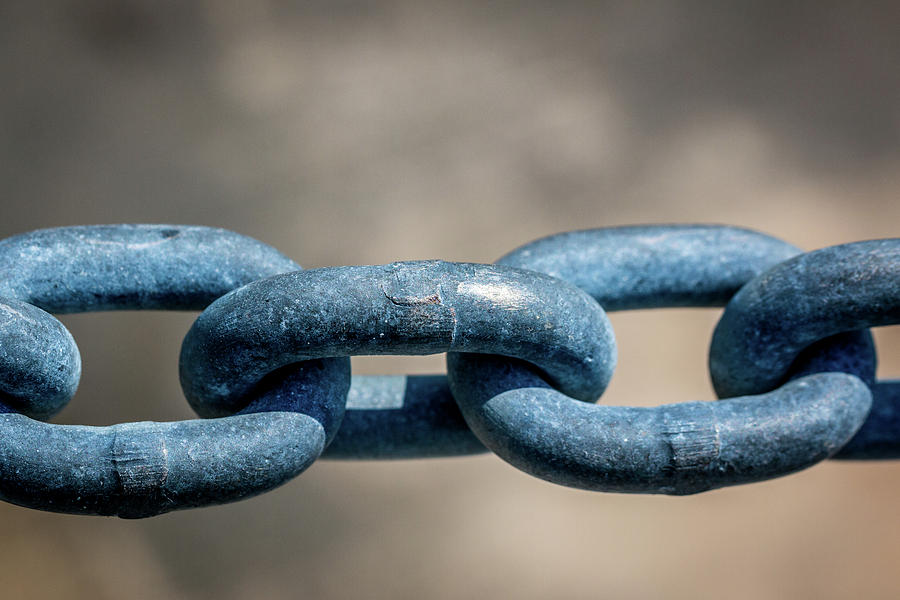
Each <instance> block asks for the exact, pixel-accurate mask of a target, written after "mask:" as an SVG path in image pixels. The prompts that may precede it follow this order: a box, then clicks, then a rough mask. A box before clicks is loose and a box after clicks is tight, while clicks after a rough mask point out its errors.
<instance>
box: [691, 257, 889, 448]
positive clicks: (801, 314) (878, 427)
mask: <svg viewBox="0 0 900 600" xmlns="http://www.w3.org/2000/svg"><path fill="white" fill-rule="evenodd" d="M897 323H900V240H897V239H890V240H871V241H866V242H856V243H852V244H844V245H840V246H832V247H830V248H824V249H822V250H816V251H814V252H810V253H808V254H804V255H802V256H797V257H795V258H793V259H791V260H788V261H786V262H783V263H781V264H779V265H777V266H774V267H772V268H771V269H769V270H767V271H766V272H765V273H763V274H761V275H759V276H758V277H756V278H755V279H753V280H752V281H751V282H749V283H748V284H747V285H746V286H744V287H743V288H742V289H741V290H740V292H738V293H737V294H736V295H735V296H734V298H732V299H731V301H730V302H729V303H728V306H727V307H726V309H725V312H724V314H723V315H722V318H721V320H720V321H719V324H718V325H717V326H716V330H715V333H714V335H713V340H712V346H711V348H710V360H709V368H710V373H711V375H712V380H713V385H714V386H715V388H716V392H717V393H718V394H719V396H720V397H728V396H735V395H739V394H750V393H758V392H763V391H767V390H770V389H772V388H774V387H775V386H777V385H779V384H780V383H782V382H783V381H785V380H786V379H788V378H789V376H790V370H791V366H792V365H793V364H794V363H795V361H797V360H798V357H800V356H801V353H802V352H803V351H804V350H805V349H807V348H809V347H810V346H812V345H813V344H814V343H815V342H817V341H819V340H821V339H823V338H826V337H828V336H834V335H836V334H839V333H841V332H851V331H853V330H859V329H865V328H867V327H877V326H881V325H894V324H897ZM866 340H867V338H862V339H860V340H858V341H857V343H856V344H855V347H852V348H845V349H843V351H840V352H835V353H833V356H832V357H831V364H830V365H819V366H818V369H819V370H834V371H845V372H855V373H858V374H860V375H861V376H862V377H863V378H864V379H866V380H867V381H869V382H872V381H873V379H874V373H875V362H876V359H875V355H874V352H867V351H866V346H867V345H868V346H870V345H871V343H870V342H867V341H866ZM808 360H809V359H808V358H801V361H800V362H807V361H808ZM895 385H896V384H891V383H885V384H881V385H878V386H875V387H874V388H873V392H874V393H875V404H874V410H873V414H872V417H871V418H870V419H869V420H868V421H867V422H866V424H865V426H864V427H863V429H862V430H861V431H860V433H859V435H858V437H857V438H856V439H854V440H853V442H852V443H851V444H850V445H849V446H848V447H847V449H846V451H845V452H842V453H841V455H840V456H842V457H844V458H874V457H882V458H898V457H900V428H898V423H900V416H898V415H900V404H898V403H897V399H898V396H900V394H898V392H897V391H896V388H895Z"/></svg>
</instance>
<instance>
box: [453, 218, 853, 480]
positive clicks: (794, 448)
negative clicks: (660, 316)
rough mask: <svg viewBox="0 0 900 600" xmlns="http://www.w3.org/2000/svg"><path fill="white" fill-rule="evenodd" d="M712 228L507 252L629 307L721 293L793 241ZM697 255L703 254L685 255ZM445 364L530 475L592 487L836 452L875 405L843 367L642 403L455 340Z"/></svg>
mask: <svg viewBox="0 0 900 600" xmlns="http://www.w3.org/2000/svg"><path fill="white" fill-rule="evenodd" d="M711 231H712V230H711V228H710V227H708V226H701V227H691V226H649V227H640V228H621V229H612V230H608V229H607V230H594V231H588V232H579V233H576V234H567V235H563V236H555V237H553V238H550V239H547V240H539V241H537V242H534V243H532V244H529V245H527V246H525V247H523V248H521V249H519V250H516V251H514V252H513V253H511V254H509V255H507V256H506V257H504V258H503V259H501V260H502V261H503V262H504V263H512V264H515V265H516V266H519V267H525V268H532V267H536V268H542V269H545V270H547V271H549V272H552V273H554V274H556V275H557V276H560V277H564V278H565V277H566V276H574V278H575V279H577V280H578V281H579V282H580V283H581V284H582V285H584V286H585V287H587V288H588V289H590V290H592V291H593V293H594V294H596V295H597V296H598V297H599V298H598V299H599V300H601V301H602V302H605V303H606V305H608V306H614V307H616V308H617V309H627V308H632V307H635V308H646V307H658V306H664V305H666V303H667V302H672V303H673V304H675V305H677V306H689V305H693V304H697V305H702V306H706V305H710V304H715V303H716V302H722V301H724V300H725V299H727V298H728V294H730V293H732V292H733V291H734V290H735V289H736V288H737V287H739V286H740V284H741V283H742V282H741V279H742V278H749V277H751V276H752V275H754V274H756V273H758V272H759V271H761V270H763V269H765V268H768V267H770V266H772V265H774V264H777V263H778V262H781V261H782V260H784V258H785V255H787V254H790V253H792V252H793V253H796V252H798V251H796V250H792V249H791V248H790V247H789V246H787V245H786V244H784V242H781V241H779V240H775V239H774V238H770V237H768V236H764V235H762V234H756V233H753V232H748V231H746V230H740V229H735V228H730V227H718V228H714V231H715V233H714V234H711ZM632 241H633V242H634V247H637V248H639V249H640V251H639V252H635V251H634V250H632V247H633V246H632ZM592 245H596V247H598V248H599V249H600V250H597V249H596V248H595V247H593V246H592ZM625 249H627V250H625ZM745 251H747V254H746V256H747V258H746V259H745V254H744V252H745ZM694 255H700V256H701V257H702V258H703V260H701V261H699V262H694V261H693V260H685V259H684V257H685V256H694ZM710 264H714V265H715V268H710ZM601 272H602V273H603V275H598V276H596V277H591V276H590V275H586V274H590V273H601ZM608 272H611V273H614V274H620V275H621V277H620V278H617V277H616V276H613V277H607V276H606V273H608ZM700 281H702V285H700V286H699V290H698V282H700ZM636 282H639V283H636ZM447 365H448V374H449V378H450V385H451V390H452V391H453V395H454V396H455V397H456V400H457V402H458V403H459V405H460V408H461V410H462V413H463V415H464V417H465V419H466V421H467V423H468V424H469V426H470V427H471V428H472V430H473V431H474V432H475V434H476V435H477V436H478V438H479V439H480V440H481V441H482V442H483V443H484V444H485V445H486V446H487V447H488V448H490V449H491V450H492V451H494V452H495V453H497V454H498V455H500V456H501V457H502V458H503V459H505V460H506V461H508V462H510V463H511V464H513V465H514V466H516V467H518V468H520V469H522V470H524V471H526V472H528V473H530V474H532V475H535V476H538V477H541V478H543V479H546V480H548V481H552V482H554V483H559V484H562V485H568V486H572V487H579V488H583V489H590V490H601V491H616V492H638V493H664V494H690V493H695V492H700V491H704V490H708V489H712V488H717V487H722V486H727V485H736V484H740V483H747V482H750V481H759V480H763V479H769V478H772V477H777V476H780V475H784V474H786V473H790V472H793V471H796V470H799V469H802V468H805V467H808V466H810V465H812V464H814V463H816V462H818V461H820V460H822V459H824V458H827V457H829V456H831V455H832V454H834V453H835V452H837V451H838V450H839V449H840V448H841V446H843V445H844V444H845V443H846V442H847V441H848V440H849V439H850V438H851V437H852V436H853V434H854V433H855V432H856V431H857V430H858V429H859V427H860V426H861V425H862V422H863V420H864V419H865V417H866V415H867V414H868V412H869V408H870V406H871V394H870V392H869V389H868V387H867V386H866V385H865V384H864V383H863V382H862V381H861V380H859V379H858V378H857V377H855V376H853V375H845V374H818V375H812V376H808V377H805V378H803V379H801V380H798V381H796V382H792V383H790V384H788V385H785V386H784V387H782V388H781V389H779V390H777V391H776V392H772V393H770V394H766V395H765V396H762V397H748V398H740V399H735V400H730V401H722V402H717V403H687V404H680V405H678V404H676V405H667V406H661V407H657V408H649V409H647V408H627V407H604V406H593V405H586V404H582V403H579V402H576V401H575V400H573V399H571V398H569V397H567V396H565V395H564V394H562V393H560V392H559V391H556V390H555V389H552V388H551V387H550V386H549V385H547V383H542V379H541V377H540V376H539V375H538V374H537V373H536V372H534V371H533V369H531V368H530V367H529V366H527V365H525V364H523V363H521V362H517V361H512V360H509V359H501V358H496V357H485V356H478V355H473V354H458V353H451V354H448V356H447Z"/></svg>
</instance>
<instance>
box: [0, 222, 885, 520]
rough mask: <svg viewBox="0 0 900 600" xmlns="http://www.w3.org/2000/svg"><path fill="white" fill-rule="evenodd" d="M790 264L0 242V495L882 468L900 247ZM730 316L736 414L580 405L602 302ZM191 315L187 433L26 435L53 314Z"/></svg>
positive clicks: (222, 244)
mask: <svg viewBox="0 0 900 600" xmlns="http://www.w3.org/2000/svg"><path fill="white" fill-rule="evenodd" d="M799 252H800V251H799V250H798V249H796V248H794V247H793V246H790V245H788V244H786V243H784V242H781V241H780V240H776V239H774V238H771V237H768V236H765V235H762V234H759V233H756V232H752V231H748V230H744V229H738V228H732V227H722V226H686V225H671V226H643V227H623V228H612V229H602V230H590V231H579V232H571V233H568V234H561V235H557V236H551V237H549V238H545V239H543V240H538V241H536V242H533V243H532V244H528V245H526V246H523V247H522V248H520V249H518V250H515V251H513V252H511V253H510V254H508V255H506V256H505V257H504V258H502V259H501V261H500V263H502V264H500V265H477V264H459V263H446V262H441V261H420V262H406V263H394V264H391V265H382V266H367V267H336V268H327V269H316V270H312V271H301V270H300V267H299V265H297V264H296V263H294V262H293V261H291V260H290V259H288V258H286V257H285V256H283V255H281V254H280V253H279V252H277V251H276V250H274V249H273V248H271V247H269V246H266V245H265V244H262V243H260V242H257V241H255V240H252V239H250V238H246V237H244V236H241V235H238V234H236V233H233V232H228V231H224V230H220V229H212V228H206V227H190V226H169V225H108V226H93V227H70V228H60V229H55V230H41V231H37V232H33V233H31V234H25V235H21V236H16V237H13V238H9V239H7V240H3V241H0V273H2V274H3V277H0V499H3V500H6V501H9V502H13V503H16V504H21V505H23V506H30V507H34V508H41V509H45V510H53V511H60V512H72V513H80V514H104V515H119V516H123V517H143V516H151V515H155V514H160V513H163V512H167V511H170V510H175V509H179V508H188V507H194V506H204V505H207V504H216V503H221V502H228V501H233V500H238V499H241V498H246V497H249V496H252V495H255V494H259V493H262V492H264V491H266V490H268V489H271V488H272V487H275V486H277V485H279V484H281V483H283V482H285V481H287V480H289V479H290V478H292V477H294V476H296V475H297V474H299V473H301V472H302V471H303V470H304V469H306V468H307V467H308V466H309V465H310V464H311V463H312V462H313V461H314V460H316V458H318V457H319V456H320V455H321V454H322V453H323V452H324V451H325V450H326V448H327V455H328V456H331V457H335V458H406V457H422V456H449V455H457V454H470V453H476V452H482V451H484V450H485V449H486V448H485V447H487V448H489V449H490V450H493V451H494V452H496V453H497V454H499V455H500V456H501V457H503V458H504V459H506V460H507V461H509V462H511V463H512V464H514V465H516V466H518V467H519V468H521V469H523V470H525V471H527V472H529V473H532V474H534V475H537V476H539V477H542V478H544V479H547V480H549V481H553V482H556V483H561V484H564V485H570V486H574V487H580V488H585V489H592V490H604V491H619V492H649V493H668V494H689V493H695V492H699V491H703V490H707V489H712V488H716V487H721V486H725V485H734V484H739V483H747V482H751V481H758V480H761V479H767V478H770V477H776V476H779V475H783V474H786V473H790V472H793V471H796V470H799V469H802V468H805V467H807V466H810V465H812V464H814V463H816V462H817V461H819V460H822V459H824V458H827V457H829V456H834V455H837V456H839V457H843V458H886V457H895V458H896V457H900V391H898V390H900V382H876V381H875V364H876V355H875V349H874V345H873V343H872V338H871V335H869V333H868V332H867V331H865V330H864V329H865V328H866V327H870V326H877V325H883V324H890V323H897V322H898V318H900V307H898V297H900V294H898V284H897V282H898V281H900V279H898V277H897V276H898V274H900V244H898V240H880V241H873V242H864V243H859V244H850V245H846V246H839V247H835V248H829V249H825V250H820V251H817V252H813V253H809V254H805V255H800V256H796V255H797V254H798V253H799ZM538 271H540V272H538ZM748 281H749V283H747V282H748ZM745 283H746V285H744V284H745ZM576 286H580V288H583V290H582V289H579V287H576ZM742 286H743V287H742ZM235 288H237V289H235ZM232 290H233V291H232ZM738 290H740V291H738ZM736 292H737V293H736ZM735 293H736V295H735ZM732 296H734V298H733V299H731V300H730V303H729V305H728V308H727V309H726V311H725V313H724V315H723V317H722V320H721V321H720V323H719V325H718V327H717V329H716V333H715V336H714V340H713V345H712V348H711V350H710V365H711V370H712V371H713V377H714V382H715V384H716V389H717V391H718V392H719V393H720V394H721V395H723V396H729V395H735V394H741V395H742V397H737V398H726V399H724V400H721V401H719V402H695V403H684V404H674V405H664V406H659V407H656V408H634V407H605V406H596V405H593V404H590V402H592V401H594V400H595V399H596V398H597V397H598V396H599V394H601V393H602V391H603V390H604V388H605V387H606V384H607V383H608V381H609V378H610V376H611V374H612V370H613V368H614V366H615V360H616V358H615V357H616V350H615V340H614V337H613V335H612V329H611V327H610V325H609V321H608V319H607V318H606V314H605V312H604V311H603V309H602V308H601V304H602V305H603V306H604V307H606V308H607V309H610V310H625V309H630V308H652V307H664V306H720V305H723V304H724V303H725V302H727V301H729V299H730V298H732ZM204 307H206V309H205V310H204V312H203V313H202V314H201V315H200V317H199V318H198V319H197V321H196V322H195V324H194V326H193V327H192V328H191V330H190V332H189V333H188V335H187V337H186V338H185V341H184V344H183V347H182V355H181V362H180V374H181V380H182V385H183V387H184V389H185V392H186V395H187V397H188V400H189V402H190V403H191V404H192V406H194V408H195V409H196V410H197V411H198V412H199V413H200V414H201V415H203V416H205V417H209V418H208V419H207V420H195V421H182V422H176V423H150V422H142V423H124V424H120V425H113V426H110V427H86V426H74V425H66V426H63V425H51V424H47V423H42V422H40V421H37V420H34V418H39V419H44V418H48V417H50V416H51V415H52V414H54V413H55V412H56V411H58V410H59V409H60V408H61V407H62V406H64V405H65V403H66V402H68V400H69V399H70V398H71V397H72V395H73V394H74V393H75V390H76V388H77V385H78V379H79V376H80V368H81V363H80V357H79V354H78V349H77V346H76V345H75V342H74V340H73V339H72V337H71V335H70V334H69V332H68V331H67V330H66V329H65V327H64V326H63V325H62V324H61V323H60V322H59V321H57V320H56V319H55V318H54V317H53V316H52V315H51V314H49V312H57V313H63V312H83V311H92V310H116V309H164V310H199V309H203V308H204ZM45 311H48V312H45ZM444 351H447V352H449V354H448V372H449V378H448V377H445V376H410V377H357V378H354V379H353V380H352V385H351V378H350V361H349V358H347V357H348V356H351V355H357V354H429V353H437V352H444ZM779 385H780V386H781V387H780V388H778V389H775V388H777V387H778V386H779ZM751 393H752V394H756V395H753V396H750V395H747V394H751ZM873 393H874V404H873ZM454 396H455V399H454ZM870 407H871V413H870V414H869V411H870ZM867 414H869V418H868V420H866V415H867ZM32 417H34V418H32ZM863 421H865V424H863ZM861 425H862V428H861V429H860V426H861ZM854 434H855V436H854ZM836 453H837V454H836Z"/></svg>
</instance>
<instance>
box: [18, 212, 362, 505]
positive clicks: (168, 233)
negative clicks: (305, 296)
mask: <svg viewBox="0 0 900 600" xmlns="http://www.w3.org/2000/svg"><path fill="white" fill-rule="evenodd" d="M298 268H299V265H297V264H296V263H294V262H293V261H291V260H290V259H288V258H286V257H284V256H282V255H281V254H280V253H278V252H277V251H276V250H274V249H273V248H271V247H269V246H266V245H264V244H262V243H260V242H257V241H256V240H252V239H250V238H247V237H244V236H240V235H238V234H235V233H232V232H229V231H224V230H219V229H211V228H206V227H171V226H163V225H137V226H135V225H126V226H97V227H73V228H63V229H54V230H45V231H38V232H35V233H33V234H30V235H24V236H17V237H15V238H10V239H8V240H6V241H4V242H3V243H2V244H0V270H2V272H3V275H4V276H3V278H2V280H3V283H2V285H0V289H2V294H4V295H5V296H6V299H4V300H3V303H4V304H3V305H4V306H5V308H4V309H3V310H2V313H3V315H4V316H5V317H7V318H6V319H5V320H4V321H3V326H2V330H0V335H2V338H0V339H2V340H3V342H4V347H6V344H7V343H14V344H17V345H18V346H17V347H16V348H15V350H17V351H19V352H21V354H13V353H12V352H6V353H5V354H4V355H3V357H2V358H10V357H12V360H13V362H15V361H16V360H20V361H21V364H22V365H23V366H24V367H25V368H27V369H30V371H29V373H30V376H29V373H26V374H21V370H19V371H15V370H13V369H10V368H9V361H7V362H6V364H0V369H2V370H3V372H4V375H5V378H6V380H7V381H10V379H11V380H12V384H13V387H15V385H19V388H18V392H16V391H12V392H11V391H9V390H4V392H5V393H4V396H3V400H4V401H5V402H6V403H7V410H9V411H11V412H10V413H8V414H3V415H0V440H2V442H0V498H2V499H4V500H6V501H8V502H12V503H14V504H20V505H23V506H29V507H32V508H41V509H44V510H52V511H60V512H70V513H82V514H101V515H118V516H122V517H145V516H151V515H155V514H160V513H163V512H167V511H170V510H174V509H178V508H187V507H193V506H204V505H207V504H215V503H221V502H227V501H232V500H237V499H240V498H245V497H248V496H252V495H255V494H259V493H261V492H263V491H265V490H268V489H271V488H273V487H275V486H277V485H280V484H281V483H284V482H285V481H287V480H288V479H290V478H292V477H294V476H296V475H297V474H299V473H300V472H302V471H303V470H304V469H305V468H306V467H308V466H309V465H310V464H311V463H312V461H313V460H315V459H316V458H317V457H318V456H319V454H320V453H321V451H322V449H323V448H324V446H325V443H326V438H327V437H328V436H329V435H333V432H334V430H335V429H336V423H337V422H339V420H340V414H341V413H342V412H343V407H344V399H345V397H346V392H347V387H348V386H349V368H345V369H344V370H343V371H341V370H340V369H339V368H337V369H336V367H340V366H341V365H330V364H328V363H324V361H322V362H320V363H318V364H315V363H313V364H306V365H299V366H292V367H291V368H290V369H289V370H288V372H286V373H284V374H283V375H284V376H286V378H287V379H288V381H287V386H288V388H289V389H290V390H304V386H305V387H306V388H309V389H323V390H330V394H328V395H326V396H325V397H324V398H318V397H315V396H313V395H298V394H293V395H292V394H286V393H284V392H282V390H281V388H280V387H279V386H269V387H262V388H260V389H259V390H257V394H256V396H255V398H254V399H253V401H252V402H251V403H249V406H247V407H246V409H245V410H244V411H243V413H242V414H240V415H235V416H229V417H224V418H221V419H215V420H211V421H183V422H176V423H125V424H119V425H112V426H109V427H84V426H75V425H53V424H47V423H41V422H39V421H35V420H32V419H31V418H29V417H27V416H25V415H24V414H17V413H16V412H14V411H15V409H16V408H19V409H23V410H28V412H30V413H31V414H38V415H40V416H46V415H49V414H52V413H53V412H55V411H56V410H58V409H59V408H61V407H62V406H63V405H64V404H65V402H67V401H68V399H69V396H70V395H71V394H72V393H74V391H75V386H76V385H77V380H78V374H79V372H80V370H79V369H78V366H79V365H80V361H79V359H78V351H77V348H76V347H75V344H74V341H72V339H71V336H70V335H69V334H68V332H67V331H65V328H64V327H63V326H62V324H60V323H59V322H58V321H56V319H54V318H53V317H51V316H50V315H49V314H47V313H46V312H44V311H43V310H41V309H46V310H52V311H54V312H85V311H92V310H111V309H122V308H128V309H144V308H152V309H169V310H182V309H197V308H202V307H203V306H205V305H206V304H208V303H209V302H211V301H212V300H214V299H216V298H217V297H219V296H221V295H222V294H224V293H225V292H227V291H229V290H231V289H232V288H234V287H238V286H241V285H243V284H245V283H249V282H250V281H253V280H256V279H259V278H261V277H266V276H269V275H273V274H275V273H279V272H283V271H286V270H287V271H291V270H295V269H298ZM10 298H12V299H10ZM16 299H18V300H16ZM32 304H33V305H35V306H32ZM42 353H44V355H45V358H44V360H40V357H41V354H42ZM345 366H346V365H345ZM54 371H59V372H60V373H64V374H65V378H64V383H65V384H66V385H63V386H56V382H55V381H54V380H52V378H50V383H49V384H48V383H46V381H47V380H48V377H47V376H46V374H47V373H53V372H54ZM341 377H343V381H344V385H343V386H341V385H334V384H333V383H332V382H333V381H334V380H340V378H341ZM323 382H327V383H328V385H324V383H323ZM301 384H302V385H301ZM55 386H56V387H55ZM8 387H9V386H8ZM57 387H60V390H59V391H58V393H56V392H57ZM30 389H37V390H38V391H39V392H41V391H43V390H45V389H47V390H50V391H51V392H54V393H47V394H43V395H42V394H40V393H37V394H35V395H34V396H27V395H26V396H25V398H24V399H23V390H24V391H25V392H27V391H28V390H30ZM304 391H305V390H304ZM13 398H15V399H16V400H17V401H12V399H13ZM38 400H40V401H38ZM323 407H324V408H323ZM321 412H326V413H328V414H329V416H330V418H327V419H326V418H322V417H321V416H319V413H321ZM304 413H306V414H304ZM329 428H330V429H331V431H327V429H329Z"/></svg>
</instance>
